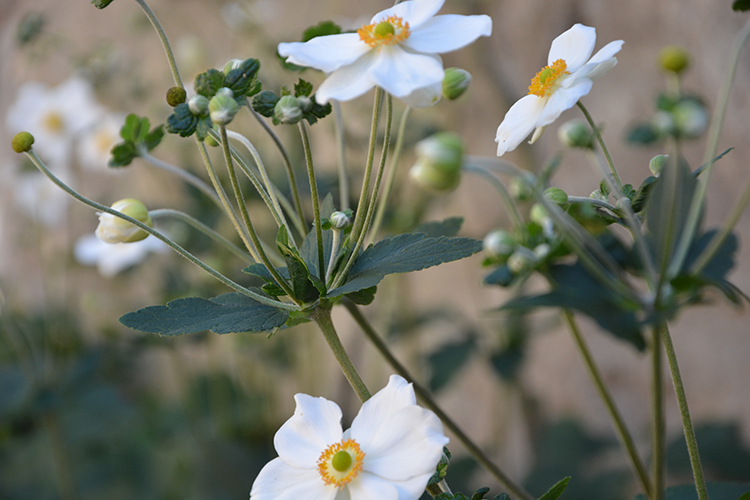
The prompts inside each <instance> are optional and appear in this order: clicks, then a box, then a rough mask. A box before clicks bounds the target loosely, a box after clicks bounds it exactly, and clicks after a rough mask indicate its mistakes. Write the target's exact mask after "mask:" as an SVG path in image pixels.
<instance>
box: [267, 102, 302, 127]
mask: <svg viewBox="0 0 750 500" xmlns="http://www.w3.org/2000/svg"><path fill="white" fill-rule="evenodd" d="M302 113H303V112H302V104H301V103H300V101H299V99H298V98H296V97H294V96H292V95H285V96H283V97H282V98H281V99H279V102H277V103H276V107H275V108H273V116H274V118H276V120H278V121H279V122H281V123H286V124H289V125H293V124H295V123H297V122H298V121H300V120H301V119H302Z"/></svg>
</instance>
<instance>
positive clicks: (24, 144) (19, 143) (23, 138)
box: [10, 132, 34, 153]
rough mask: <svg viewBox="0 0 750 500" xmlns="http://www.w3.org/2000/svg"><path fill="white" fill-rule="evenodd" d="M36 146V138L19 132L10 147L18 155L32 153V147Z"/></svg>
mask: <svg viewBox="0 0 750 500" xmlns="http://www.w3.org/2000/svg"><path fill="white" fill-rule="evenodd" d="M32 144H34V136H33V135H31V134H30V133H28V132H19V133H17V134H16V135H14V136H13V139H11V141H10V147H12V148H13V151H15V152H16V153H27V152H29V151H31V145H32Z"/></svg>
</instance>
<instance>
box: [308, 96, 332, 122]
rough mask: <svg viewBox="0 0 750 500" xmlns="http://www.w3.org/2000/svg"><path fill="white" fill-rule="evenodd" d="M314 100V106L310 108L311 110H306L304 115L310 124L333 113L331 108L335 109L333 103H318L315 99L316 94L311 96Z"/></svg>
mask: <svg viewBox="0 0 750 500" xmlns="http://www.w3.org/2000/svg"><path fill="white" fill-rule="evenodd" d="M310 99H311V100H312V108H310V111H307V112H305V114H304V115H303V117H304V118H305V120H307V123H309V124H310V125H312V124H314V123H315V122H317V121H318V120H319V119H321V118H325V117H326V116H328V115H330V114H331V110H332V109H333V108H332V107H331V103H330V102H329V103H327V104H318V102H317V101H316V100H315V96H313V97H311V98H310Z"/></svg>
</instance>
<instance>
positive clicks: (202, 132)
mask: <svg viewBox="0 0 750 500" xmlns="http://www.w3.org/2000/svg"><path fill="white" fill-rule="evenodd" d="M213 128H214V122H212V121H211V117H209V116H208V115H206V116H201V117H200V118H198V123H197V124H196V126H195V135H197V136H198V139H200V140H201V141H205V140H206V137H208V133H209V132H210V131H211V129H213Z"/></svg>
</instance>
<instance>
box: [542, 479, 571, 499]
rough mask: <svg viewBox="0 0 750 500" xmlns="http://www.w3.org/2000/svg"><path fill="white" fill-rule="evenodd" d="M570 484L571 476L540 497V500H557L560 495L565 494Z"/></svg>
mask: <svg viewBox="0 0 750 500" xmlns="http://www.w3.org/2000/svg"><path fill="white" fill-rule="evenodd" d="M569 482H570V476H568V477H566V478H564V479H561V480H560V481H558V482H557V483H556V484H555V485H554V486H553V487H552V488H550V489H549V490H547V493H545V494H544V495H542V496H540V497H539V500H557V499H558V498H560V495H562V494H563V492H564V491H565V488H567V487H568V483H569Z"/></svg>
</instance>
